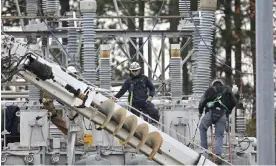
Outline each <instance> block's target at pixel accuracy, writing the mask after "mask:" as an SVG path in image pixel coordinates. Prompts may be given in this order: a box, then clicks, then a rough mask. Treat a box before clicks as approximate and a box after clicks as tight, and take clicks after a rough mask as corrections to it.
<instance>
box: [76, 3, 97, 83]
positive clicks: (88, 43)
mask: <svg viewBox="0 0 276 166" xmlns="http://www.w3.org/2000/svg"><path fill="white" fill-rule="evenodd" d="M96 9H97V3H96V1H94V0H92V1H88V0H84V1H81V2H80V10H81V12H82V15H83V21H82V35H83V70H84V71H83V76H84V78H85V79H86V80H88V81H89V82H90V83H92V84H96V83H97V72H96V68H97V64H96V60H97V53H96V50H95V37H96V31H95V28H96V18H95V17H96Z"/></svg>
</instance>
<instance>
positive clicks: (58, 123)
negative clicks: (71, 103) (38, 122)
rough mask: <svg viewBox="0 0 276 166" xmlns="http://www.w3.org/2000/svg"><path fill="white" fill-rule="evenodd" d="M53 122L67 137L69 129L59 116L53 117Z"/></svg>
mask: <svg viewBox="0 0 276 166" xmlns="http://www.w3.org/2000/svg"><path fill="white" fill-rule="evenodd" d="M51 122H52V123H53V124H54V125H55V126H57V128H58V129H59V130H60V131H61V132H62V133H63V134H64V135H67V133H68V128H67V125H66V122H65V121H64V120H63V119H62V118H61V117H60V116H59V115H55V116H52V117H51Z"/></svg>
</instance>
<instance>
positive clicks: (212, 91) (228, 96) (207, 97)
mask: <svg viewBox="0 0 276 166" xmlns="http://www.w3.org/2000/svg"><path fill="white" fill-rule="evenodd" d="M219 94H222V97H221V99H220V100H221V102H222V103H223V104H224V105H225V106H226V107H227V108H228V112H226V115H227V116H229V115H230V114H231V112H232V109H233V108H234V107H235V106H236V104H237V99H236V97H235V95H234V94H233V92H232V90H231V88H230V87H228V86H212V87H209V88H208V89H207V90H206V91H205V93H204V94H203V96H202V98H201V100H200V102H199V106H198V111H199V113H200V114H202V113H203V109H204V108H206V109H205V111H206V112H208V111H209V110H208V108H207V107H206V104H207V103H208V102H210V101H214V100H215V99H216V98H217V97H218V95H219ZM216 107H221V108H223V109H224V107H222V106H220V104H219V103H216Z"/></svg>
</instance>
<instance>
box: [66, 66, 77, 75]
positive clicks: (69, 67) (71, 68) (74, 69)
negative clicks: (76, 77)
mask: <svg viewBox="0 0 276 166" xmlns="http://www.w3.org/2000/svg"><path fill="white" fill-rule="evenodd" d="M66 72H67V73H74V74H76V73H78V71H77V69H76V68H75V67H74V66H68V67H67V69H66Z"/></svg>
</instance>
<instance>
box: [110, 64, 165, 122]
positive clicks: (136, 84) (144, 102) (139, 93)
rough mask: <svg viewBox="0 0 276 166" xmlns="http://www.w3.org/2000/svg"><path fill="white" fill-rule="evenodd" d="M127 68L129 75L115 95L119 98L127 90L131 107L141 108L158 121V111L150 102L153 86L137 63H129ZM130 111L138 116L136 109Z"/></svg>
mask: <svg viewBox="0 0 276 166" xmlns="http://www.w3.org/2000/svg"><path fill="white" fill-rule="evenodd" d="M129 70H130V77H129V78H127V79H126V80H125V82H124V84H123V86H122V87H121V89H120V91H119V92H118V93H117V94H116V95H115V97H116V98H118V99H119V98H120V97H122V96H123V95H124V94H125V92H126V91H128V92H129V96H128V101H129V103H130V105H131V106H132V107H134V108H136V109H138V110H141V111H142V112H144V113H145V114H148V115H149V116H150V117H151V118H153V119H154V120H156V121H159V118H160V115H159V112H158V110H157V109H156V108H155V107H154V105H153V104H152V103H151V101H152V98H153V96H154V95H155V88H154V86H153V84H152V82H151V81H150V80H149V79H148V77H147V76H145V75H143V74H142V73H141V71H140V70H141V66H140V65H139V63H137V62H133V63H131V65H130V68H129ZM148 89H149V91H148ZM131 112H132V113H133V114H135V115H137V116H140V113H139V112H137V111H136V110H133V109H131Z"/></svg>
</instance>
